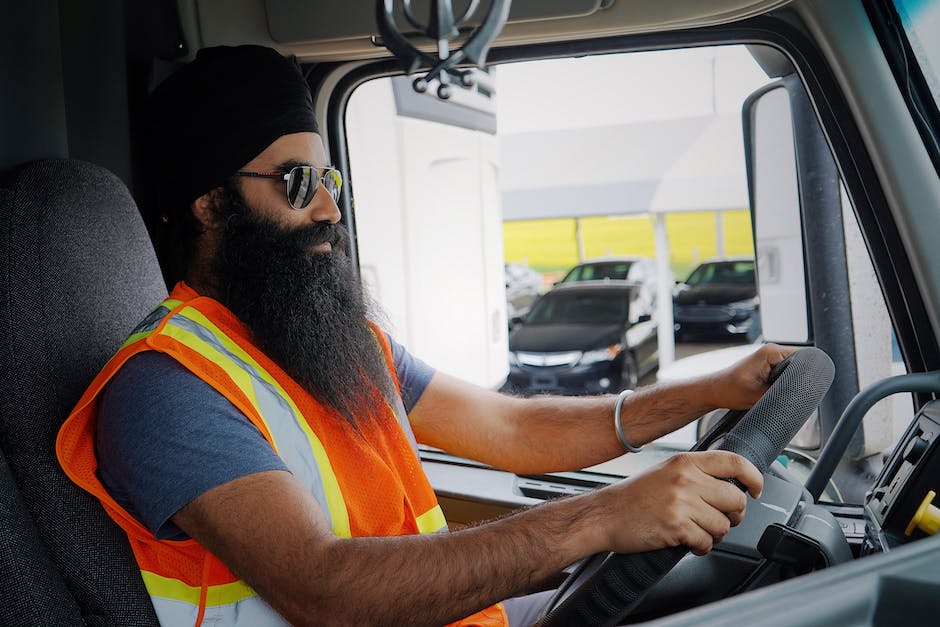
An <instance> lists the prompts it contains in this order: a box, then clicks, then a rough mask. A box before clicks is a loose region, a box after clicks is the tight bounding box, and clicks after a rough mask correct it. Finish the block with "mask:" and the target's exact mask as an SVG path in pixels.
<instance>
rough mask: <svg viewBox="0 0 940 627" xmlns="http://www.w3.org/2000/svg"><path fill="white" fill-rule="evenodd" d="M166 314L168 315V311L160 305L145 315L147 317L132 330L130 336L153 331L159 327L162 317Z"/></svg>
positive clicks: (164, 306)
mask: <svg viewBox="0 0 940 627" xmlns="http://www.w3.org/2000/svg"><path fill="white" fill-rule="evenodd" d="M168 313H170V310H169V309H168V308H167V307H166V305H160V306H159V307H157V308H156V309H154V310H153V311H151V312H150V313H149V314H147V317H146V318H144V319H143V320H141V321H140V324H138V325H137V326H136V327H134V330H133V331H131V335H134V334H137V333H146V332H149V331H153V330H154V329H156V328H157V327H158V326H159V325H160V321H161V320H163V317H164V316H165V315H167V314H168Z"/></svg>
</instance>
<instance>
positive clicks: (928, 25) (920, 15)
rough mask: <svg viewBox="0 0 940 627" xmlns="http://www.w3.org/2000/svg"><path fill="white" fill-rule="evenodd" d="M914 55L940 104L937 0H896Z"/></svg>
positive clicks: (939, 104) (939, 9) (936, 100)
mask: <svg viewBox="0 0 940 627" xmlns="http://www.w3.org/2000/svg"><path fill="white" fill-rule="evenodd" d="M894 8H895V9H896V10H897V12H898V15H899V16H900V18H901V25H902V26H903V28H904V34H905V35H906V36H907V40H908V43H909V44H910V46H911V51H913V53H914V58H915V59H916V61H917V64H918V65H919V66H920V71H921V73H922V74H923V76H924V80H925V81H926V82H927V85H928V86H929V88H930V93H931V94H932V95H933V98H934V103H935V104H936V105H937V106H938V107H940V37H937V28H938V27H940V2H937V1H936V0H894Z"/></svg>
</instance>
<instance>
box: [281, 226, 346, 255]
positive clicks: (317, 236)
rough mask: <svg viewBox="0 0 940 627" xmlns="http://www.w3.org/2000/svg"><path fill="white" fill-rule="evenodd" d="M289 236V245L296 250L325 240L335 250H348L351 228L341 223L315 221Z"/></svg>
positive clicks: (304, 248)
mask: <svg viewBox="0 0 940 627" xmlns="http://www.w3.org/2000/svg"><path fill="white" fill-rule="evenodd" d="M287 237H288V239H289V242H288V245H289V246H290V247H291V248H293V249H294V250H306V249H308V248H310V247H311V246H316V245H318V244H323V243H324V242H329V243H330V245H331V246H332V247H333V249H334V250H336V249H339V250H346V245H347V243H348V242H349V230H348V229H347V228H346V227H345V226H343V225H342V224H339V223H337V224H331V223H329V222H315V223H313V224H310V225H308V226H305V227H302V228H300V229H297V230H296V231H294V232H292V233H291V234H290V235H288V236H287Z"/></svg>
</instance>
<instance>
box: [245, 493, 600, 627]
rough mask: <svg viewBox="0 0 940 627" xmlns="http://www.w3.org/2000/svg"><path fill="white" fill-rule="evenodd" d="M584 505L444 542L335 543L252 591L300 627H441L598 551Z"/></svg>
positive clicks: (569, 503)
mask: <svg viewBox="0 0 940 627" xmlns="http://www.w3.org/2000/svg"><path fill="white" fill-rule="evenodd" d="M585 500H586V499H584V498H583V497H576V498H572V499H566V500H564V501H558V502H554V503H551V504H547V505H545V506H540V507H536V508H533V509H530V510H526V511H523V512H520V513H518V514H516V515H514V516H510V517H507V518H504V519H501V520H498V521H495V522H492V523H488V524H486V525H481V526H478V527H474V528H470V529H465V530H462V531H459V532H454V533H450V534H435V535H424V536H417V535H414V536H402V537H393V538H353V539H336V540H333V541H330V542H328V543H326V544H325V545H324V546H318V547H317V548H315V549H313V551H312V553H311V554H309V555H307V556H302V555H296V556H294V559H296V564H295V565H294V566H293V567H292V568H290V569H289V572H290V573H291V576H290V578H289V579H286V580H282V581H279V582H277V583H276V585H273V586H270V588H271V589H268V586H266V585H264V584H263V583H262V582H258V584H257V586H256V589H257V590H258V591H259V592H260V593H261V594H262V596H264V597H266V598H269V600H270V601H271V602H272V604H273V605H274V606H275V607H276V608H278V609H279V611H281V612H282V613H284V615H285V618H287V619H288V620H290V621H291V622H292V623H294V624H298V625H305V624H310V625H321V624H325V623H329V624H331V625H366V624H369V625H442V624H445V623H448V622H451V621H454V620H457V619H460V618H463V617H465V616H468V615H470V614H472V613H474V612H476V611H478V610H480V609H482V608H484V607H487V606H489V605H492V604H493V603H495V602H498V601H501V600H503V599H505V598H508V597H510V596H513V595H514V594H517V593H519V592H522V591H525V590H527V589H529V588H530V587H531V586H532V585H533V584H535V583H537V582H539V581H541V580H544V579H546V578H548V577H549V576H551V575H553V574H555V573H557V572H558V571H559V570H561V569H562V568H564V567H565V566H566V565H568V564H569V563H572V562H574V561H576V560H577V559H579V558H580V557H582V556H584V555H587V554H589V553H593V552H596V551H598V550H601V548H602V546H601V544H602V543H601V541H600V540H598V539H596V538H594V537H593V536H594V531H593V529H595V528H597V527H598V526H600V521H593V523H592V519H594V518H595V517H596V514H592V513H591V510H590V509H589V508H588V507H587V503H586V502H585ZM288 559H290V557H288Z"/></svg>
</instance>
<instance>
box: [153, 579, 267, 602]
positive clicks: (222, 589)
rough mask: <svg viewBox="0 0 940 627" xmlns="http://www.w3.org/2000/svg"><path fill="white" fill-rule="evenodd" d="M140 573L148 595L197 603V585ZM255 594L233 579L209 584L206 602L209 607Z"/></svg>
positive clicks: (242, 583) (245, 585) (243, 583)
mask: <svg viewBox="0 0 940 627" xmlns="http://www.w3.org/2000/svg"><path fill="white" fill-rule="evenodd" d="M140 574H141V575H142V576H143V578H144V585H145V586H146V587H147V592H148V593H149V594H150V596H152V597H160V598H163V599H172V600H174V601H182V602H184V603H189V604H190V605H196V606H198V605H199V592H200V590H199V586H190V585H187V584H185V583H183V582H182V581H180V580H179V579H172V578H170V577H161V576H160V575H158V574H156V573H152V572H149V571H146V570H142V571H140ZM257 594H258V593H257V592H255V591H254V590H252V589H251V588H250V587H248V584H246V583H245V582H244V581H234V582H232V583H226V584H222V585H219V586H209V588H208V590H207V594H206V604H207V605H208V606H209V607H215V606H218V605H229V604H231V603H237V602H239V601H241V600H242V599H247V598H250V597H253V596H256V595H257Z"/></svg>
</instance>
